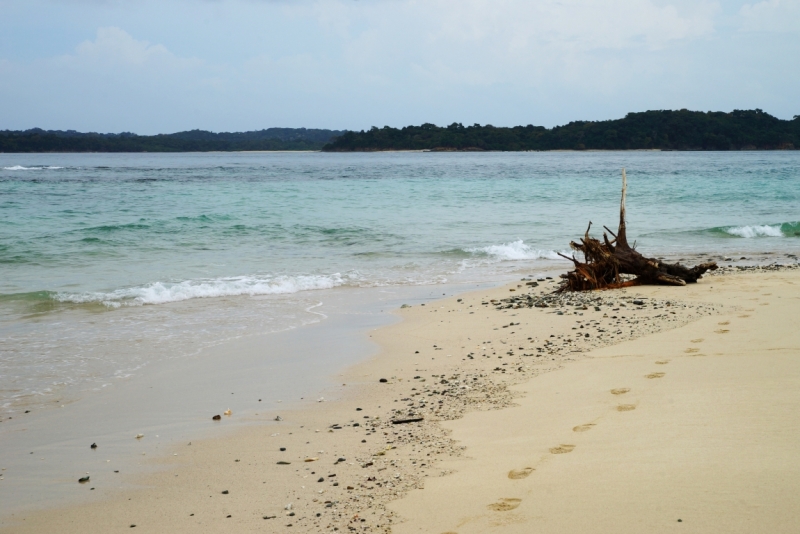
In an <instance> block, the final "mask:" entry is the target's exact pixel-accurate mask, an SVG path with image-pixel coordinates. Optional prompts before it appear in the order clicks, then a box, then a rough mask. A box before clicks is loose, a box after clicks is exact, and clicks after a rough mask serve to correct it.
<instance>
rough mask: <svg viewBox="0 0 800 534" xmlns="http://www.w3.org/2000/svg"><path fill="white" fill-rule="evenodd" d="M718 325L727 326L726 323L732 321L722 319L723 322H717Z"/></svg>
mask: <svg viewBox="0 0 800 534" xmlns="http://www.w3.org/2000/svg"><path fill="white" fill-rule="evenodd" d="M717 324H718V325H722V326H725V325H726V324H731V322H730V321H722V322H721V323H717Z"/></svg>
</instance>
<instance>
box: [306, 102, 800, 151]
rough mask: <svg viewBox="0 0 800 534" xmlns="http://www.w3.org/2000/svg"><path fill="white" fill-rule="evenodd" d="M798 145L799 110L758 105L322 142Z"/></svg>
mask: <svg viewBox="0 0 800 534" xmlns="http://www.w3.org/2000/svg"><path fill="white" fill-rule="evenodd" d="M797 148H800V116H797V115H796V116H795V117H794V119H793V120H781V119H778V118H776V117H773V116H772V115H769V114H768V113H765V112H764V111H762V110H760V109H755V110H745V111H743V110H734V111H733V112H731V113H724V112H707V113H705V112H701V111H688V110H685V109H683V110H680V111H645V112H642V113H629V114H627V115H626V116H625V118H622V119H617V120H608V121H597V122H591V121H576V122H570V123H569V124H566V125H564V126H556V127H554V128H550V129H548V128H545V127H543V126H533V125H528V126H515V127H513V128H500V127H494V126H491V125H486V126H481V125H479V124H475V125H473V126H463V125H462V124H460V123H453V124H451V125H450V126H447V127H439V126H436V125H434V124H423V125H421V126H407V127H405V128H400V129H398V128H390V127H388V126H385V127H383V128H376V127H373V128H372V129H370V130H367V131H363V130H362V131H360V132H346V133H344V134H343V135H341V136H339V137H337V138H336V139H334V140H332V141H331V142H330V143H328V144H327V145H325V146H324V147H323V149H322V150H323V151H327V152H369V151H381V150H434V151H483V150H498V151H520V150H642V149H662V150H780V149H797Z"/></svg>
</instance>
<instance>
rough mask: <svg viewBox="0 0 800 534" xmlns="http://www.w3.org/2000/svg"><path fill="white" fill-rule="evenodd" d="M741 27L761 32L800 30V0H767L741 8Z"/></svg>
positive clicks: (745, 29)
mask: <svg viewBox="0 0 800 534" xmlns="http://www.w3.org/2000/svg"><path fill="white" fill-rule="evenodd" d="M739 15H740V17H741V29H742V30H744V31H760V32H800V0H765V1H763V2H758V3H756V4H745V5H743V6H742V8H741V9H740V10H739Z"/></svg>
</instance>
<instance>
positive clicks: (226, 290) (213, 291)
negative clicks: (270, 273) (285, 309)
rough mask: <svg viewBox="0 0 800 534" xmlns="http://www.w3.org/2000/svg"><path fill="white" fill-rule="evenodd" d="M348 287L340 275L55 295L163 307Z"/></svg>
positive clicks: (75, 300) (68, 299)
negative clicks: (239, 297)
mask: <svg viewBox="0 0 800 534" xmlns="http://www.w3.org/2000/svg"><path fill="white" fill-rule="evenodd" d="M346 283H348V277H344V276H342V275H340V274H339V273H336V274H332V275H324V276H315V275H308V276H275V277H257V276H240V277H232V278H213V279H207V280H185V281H183V282H154V283H152V284H147V285H144V286H137V287H131V288H125V289H117V290H115V291H111V292H107V293H103V292H92V293H63V292H62V293H56V294H55V295H54V296H53V298H54V300H57V301H59V302H64V303H74V304H89V303H100V304H104V305H106V306H109V307H119V306H141V305H145V304H165V303H168V302H178V301H182V300H189V299H196V298H213V297H232V296H238V295H250V296H257V295H281V294H288V293H298V292H300V291H313V290H317V289H331V288H334V287H338V286H342V285H345V284H346Z"/></svg>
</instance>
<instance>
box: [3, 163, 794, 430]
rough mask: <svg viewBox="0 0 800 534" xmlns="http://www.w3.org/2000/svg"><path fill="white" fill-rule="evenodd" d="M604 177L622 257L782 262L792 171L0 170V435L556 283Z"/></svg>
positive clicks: (594, 211)
mask: <svg viewBox="0 0 800 534" xmlns="http://www.w3.org/2000/svg"><path fill="white" fill-rule="evenodd" d="M622 167H625V168H626V169H627V175H628V179H629V186H628V203H627V212H628V233H629V239H630V240H631V242H633V240H636V243H637V247H638V249H639V250H640V251H641V252H642V253H644V254H646V255H653V256H658V257H666V258H671V259H675V260H677V259H684V260H685V261H686V262H687V263H692V262H695V261H701V260H705V259H706V258H712V259H715V260H717V261H720V262H721V263H724V264H728V263H737V262H738V263H773V262H778V263H789V262H792V263H793V262H796V261H797V257H796V256H797V254H798V253H800V153H799V152H736V153H725V152H702V153H701V152H586V153H577V152H551V153H482V154H481V153H477V154H475V153H470V154H452V153H449V154H448V153H373V154H323V153H203V154H0V273H2V276H0V417H10V416H12V415H14V414H17V413H19V412H22V411H24V410H32V409H38V408H40V407H45V406H50V405H52V404H53V402H54V400H57V401H58V402H62V403H63V402H65V400H66V401H74V400H78V399H81V398H84V397H86V396H91V395H92V394H94V392H98V391H102V390H103V389H105V388H108V387H113V386H114V385H115V384H118V383H120V382H124V381H135V380H136V379H137V376H138V375H139V373H140V371H141V370H142V369H143V368H144V367H146V366H152V365H154V364H157V363H158V362H163V361H167V360H174V359H179V358H184V357H188V356H191V355H192V354H196V353H197V352H198V351H200V350H201V349H203V348H205V347H210V346H213V345H214V344H217V343H219V342H221V341H222V340H230V339H236V338H240V337H242V336H248V335H251V334H255V333H264V332H284V331H287V330H291V329H297V328H300V327H302V326H303V325H308V324H312V323H318V322H320V321H324V320H325V318H326V313H325V306H326V302H329V301H330V299H331V298H332V296H335V298H336V299H346V298H347V295H348V294H350V293H348V292H351V293H352V294H354V295H355V294H356V292H358V290H361V289H363V288H403V287H412V286H419V287H425V288H435V287H437V286H440V285H442V286H444V285H446V284H467V283H477V284H480V283H488V282H498V281H507V280H512V279H515V278H518V277H520V276H530V275H533V276H538V275H541V274H542V273H545V272H548V273H552V272H556V271H565V270H566V268H567V267H568V266H569V263H568V262H566V261H565V260H563V258H561V257H560V256H559V255H558V253H559V252H561V253H564V254H569V253H570V252H569V242H570V240H573V239H577V238H578V237H580V236H582V235H583V233H584V232H585V230H586V227H587V224H588V223H589V221H592V222H593V227H592V231H593V232H594V233H597V232H602V225H606V226H608V227H609V228H612V229H615V228H616V224H617V222H618V216H619V215H618V213H619V195H620V185H621V179H620V169H621V168H622ZM360 294H361V295H362V296H363V293H360Z"/></svg>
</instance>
